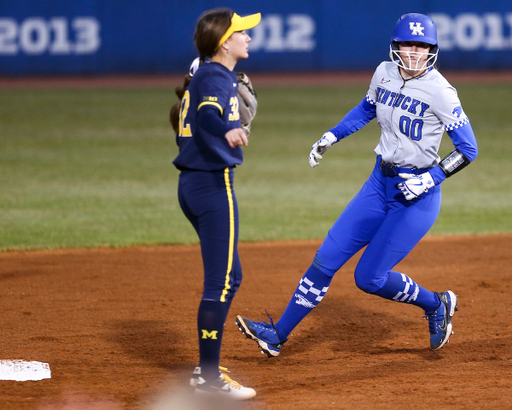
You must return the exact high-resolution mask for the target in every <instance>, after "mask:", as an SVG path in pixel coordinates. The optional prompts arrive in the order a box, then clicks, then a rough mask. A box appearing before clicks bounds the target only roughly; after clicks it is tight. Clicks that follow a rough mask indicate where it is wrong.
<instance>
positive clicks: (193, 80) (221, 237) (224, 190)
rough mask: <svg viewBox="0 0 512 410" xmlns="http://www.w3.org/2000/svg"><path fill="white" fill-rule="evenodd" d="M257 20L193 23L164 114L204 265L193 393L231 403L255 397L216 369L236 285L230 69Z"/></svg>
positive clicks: (235, 139) (239, 141) (222, 12)
mask: <svg viewBox="0 0 512 410" xmlns="http://www.w3.org/2000/svg"><path fill="white" fill-rule="evenodd" d="M260 19H261V15H260V14H259V13H258V14H253V15H250V16H247V17H240V16H239V15H238V14H236V13H234V12H233V11H232V10H229V9H215V10H211V11H208V12H206V13H204V14H203V15H202V16H201V17H200V18H199V20H198V22H197V25H196V30H195V34H194V42H195V45H196V48H197V50H198V51H199V64H198V67H197V65H193V67H191V72H190V73H189V75H188V76H187V77H185V82H184V84H183V86H182V87H179V88H178V89H177V90H176V94H177V95H178V97H179V98H180V101H179V103H178V104H176V105H175V106H174V107H173V109H172V110H171V123H172V124H173V128H174V129H175V131H176V140H177V144H178V146H179V154H178V156H177V157H176V158H175V160H174V162H173V163H174V165H175V166H176V168H178V169H179V170H180V176H179V184H178V199H179V203H180V206H181V209H182V210H183V213H184V214H185V216H186V217H187V218H188V220H189V221H190V222H191V224H192V225H193V227H194V229H195V230H196V232H197V234H198V236H199V240H200V243H201V254H202V258H203V266H204V288H203V295H202V299H201V302H200V305H199V311H198V315H197V330H198V336H199V366H198V367H196V369H195V370H194V373H193V377H192V379H191V385H192V386H193V387H194V388H195V392H196V393H211V394H219V393H222V394H223V395H224V396H229V397H231V398H233V399H237V400H244V399H250V398H252V397H254V396H255V395H256V392H255V391H254V389H251V388H247V387H243V386H241V385H240V384H239V383H237V382H235V381H233V380H232V379H231V378H230V377H229V376H228V375H227V374H226V371H227V370H226V369H224V368H219V358H220V351H221V344H222V334H223V328H224V323H225V321H226V317H227V314H228V311H229V308H230V305H231V301H232V299H233V297H234V296H235V293H236V291H237V289H238V288H239V286H240V283H241V281H242V268H241V264H240V259H239V256H238V251H237V242H238V208H237V202H236V197H235V193H234V190H233V176H234V168H235V167H236V166H237V165H240V164H242V160H243V153H242V146H247V144H248V139H247V134H246V132H244V130H243V129H242V128H241V124H240V112H239V100H238V97H237V92H238V80H237V73H236V72H234V71H233V69H234V68H235V65H236V63H237V62H238V61H240V60H242V59H246V58H248V56H249V52H248V50H249V47H248V45H249V42H250V41H251V38H250V37H249V35H248V34H247V33H246V32H245V31H244V30H248V29H250V28H253V27H255V26H256V25H257V24H258V23H259V21H260ZM196 68H197V69H196Z"/></svg>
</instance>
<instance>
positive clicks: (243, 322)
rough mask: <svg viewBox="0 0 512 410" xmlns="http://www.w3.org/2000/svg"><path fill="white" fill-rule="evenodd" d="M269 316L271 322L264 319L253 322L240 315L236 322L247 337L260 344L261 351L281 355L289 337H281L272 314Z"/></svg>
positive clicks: (274, 355) (271, 354) (270, 354)
mask: <svg viewBox="0 0 512 410" xmlns="http://www.w3.org/2000/svg"><path fill="white" fill-rule="evenodd" d="M267 316H268V315H267ZM268 318H269V319H270V323H266V322H263V321H260V322H259V323H258V322H252V321H250V320H249V319H247V318H245V317H243V316H240V315H238V316H237V317H236V321H235V323H236V325H237V326H238V329H240V331H241V332H242V333H243V334H244V335H245V337H247V338H248V339H252V340H254V341H255V342H256V343H258V346H259V347H260V349H261V353H265V354H266V355H267V356H268V357H276V356H279V353H280V352H281V348H282V347H283V344H284V343H285V342H286V341H287V340H288V339H285V340H280V339H279V335H278V334H277V330H276V328H275V326H274V322H273V321H272V319H271V317H270V316H269V317H268Z"/></svg>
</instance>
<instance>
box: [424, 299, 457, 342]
mask: <svg viewBox="0 0 512 410" xmlns="http://www.w3.org/2000/svg"><path fill="white" fill-rule="evenodd" d="M436 295H437V297H438V298H439V301H440V302H441V303H440V304H439V307H438V308H437V309H436V310H434V311H433V312H431V313H427V314H426V316H424V317H425V318H427V320H428V330H429V332H430V348H431V349H432V350H439V349H441V348H442V347H443V346H444V345H445V344H446V343H448V339H450V336H451V335H452V334H453V331H452V317H453V315H454V314H455V312H456V311H457V310H458V308H457V295H456V294H455V293H453V292H452V291H451V290H448V291H446V292H442V293H436Z"/></svg>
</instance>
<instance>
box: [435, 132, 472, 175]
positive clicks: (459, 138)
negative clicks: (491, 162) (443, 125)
mask: <svg viewBox="0 0 512 410" xmlns="http://www.w3.org/2000/svg"><path fill="white" fill-rule="evenodd" d="M447 134H448V136H449V137H450V138H451V140H452V142H453V145H454V146H455V148H458V149H459V151H460V152H462V153H463V154H464V155H465V156H466V158H467V159H469V161H470V162H472V161H473V160H474V159H475V158H476V157H477V155H478V145H477V143H476V138H475V133H474V132H473V128H472V127H471V124H470V123H469V122H468V123H467V124H466V125H464V126H463V127H460V128H456V129H454V130H453V131H448V132H447ZM430 175H432V179H433V180H434V183H435V184H436V185H439V184H440V183H441V182H443V181H444V180H445V179H446V175H445V174H444V172H443V170H442V169H441V167H440V166H437V167H435V168H433V169H431V170H430Z"/></svg>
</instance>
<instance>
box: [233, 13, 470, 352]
mask: <svg viewBox="0 0 512 410" xmlns="http://www.w3.org/2000/svg"><path fill="white" fill-rule="evenodd" d="M438 51H439V50H438V44H437V32H436V27H435V25H434V22H433V21H432V19H431V18H430V17H428V16H425V15H423V14H416V13H411V14H406V15H403V16H402V17H401V18H400V19H399V20H398V22H397V24H396V26H395V30H394V33H393V37H392V39H391V48H390V56H391V60H392V61H389V62H383V63H381V64H380V65H379V66H378V67H377V69H376V71H375V74H374V75H373V78H372V81H371V84H370V88H369V91H368V93H367V95H366V97H365V98H364V99H363V100H362V101H361V103H360V104H359V105H357V106H356V107H355V108H353V109H352V110H351V111H350V112H349V113H348V114H347V115H346V116H345V117H344V118H343V120H342V121H341V122H340V123H339V124H338V125H336V126H335V127H334V128H332V129H331V130H329V131H328V132H326V133H325V134H324V135H323V137H322V138H321V139H320V140H319V141H317V142H316V143H315V144H314V145H313V148H312V150H311V153H310V156H309V162H310V165H311V166H312V167H315V166H317V165H319V162H318V161H319V160H320V159H322V155H323V154H324V153H325V151H327V149H329V148H330V147H331V146H332V145H333V144H334V143H337V142H339V141H340V140H341V139H343V138H345V137H347V136H349V135H350V134H352V133H354V132H356V131H357V130H359V129H361V128H362V127H363V126H365V125H366V124H368V123H369V122H370V121H371V120H373V119H374V118H377V121H378V123H379V125H380V127H381V135H380V141H379V144H378V145H377V147H376V148H375V153H376V154H377V161H376V164H375V167H374V169H373V172H372V174H371V175H370V177H369V179H368V180H367V181H366V183H365V184H364V186H363V187H362V188H361V190H360V191H359V193H358V194H357V195H356V196H355V198H354V199H353V200H352V201H351V202H350V203H349V204H348V205H347V207H346V208H345V210H344V211H343V213H342V214H341V216H340V217H339V218H338V220H337V221H336V222H335V223H334V225H333V227H332V228H331V229H330V230H329V233H328V235H327V237H326V238H325V240H324V242H323V244H322V245H321V247H320V248H319V249H318V251H317V253H316V255H315V258H314V261H313V263H312V265H311V266H310V267H309V269H308V270H307V271H306V273H305V274H304V276H303V277H302V278H301V280H300V283H299V285H298V286H297V289H296V290H295V292H294V294H293V296H292V298H291V300H290V302H289V304H288V306H287V308H286V310H285V312H284V313H283V315H282V316H281V318H280V319H279V321H278V322H276V323H275V324H274V322H273V321H272V319H270V323H265V322H252V321H250V320H249V319H247V318H244V317H242V316H237V320H236V322H237V325H238V327H239V328H240V330H241V331H242V332H243V333H244V334H245V335H246V336H247V337H248V338H250V339H253V340H254V341H256V342H257V343H258V345H259V347H260V348H261V350H262V351H263V352H264V353H266V354H267V355H268V356H269V357H272V356H277V355H279V353H280V350H281V347H282V346H283V344H284V342H286V341H287V338H288V335H289V334H290V332H291V331H292V330H293V329H294V328H295V326H297V325H298V324H299V323H300V321H301V320H302V319H303V318H304V317H305V316H306V315H307V314H308V313H309V312H311V310H312V309H313V308H314V307H316V306H317V305H318V303H319V302H320V301H321V300H322V298H323V297H324V295H325V294H326V292H327V290H328V288H329V285H330V283H331V280H332V277H333V276H334V274H335V273H336V272H337V271H338V270H339V269H340V268H341V267H342V266H343V265H344V264H345V263H346V262H347V261H348V260H349V259H350V258H351V257H352V256H353V255H354V254H356V252H358V251H359V250H360V249H362V248H363V247H365V246H366V249H365V251H364V252H363V254H362V256H361V259H360V260H359V262H358V265H357V267H356V270H355V274H354V276H355V281H356V284H357V286H358V287H359V288H360V289H362V290H363V291H365V292H367V293H370V294H374V295H377V296H380V297H383V298H385V299H390V300H395V301H397V302H402V303H409V304H412V305H416V306H418V307H420V308H421V309H423V310H424V311H425V315H426V318H427V319H428V321H429V331H430V347H431V349H433V350H437V349H440V348H442V347H443V346H444V345H445V344H446V343H447V342H448V339H449V337H450V335H451V334H452V317H453V315H454V313H455V311H456V310H457V296H456V295H455V293H454V292H452V291H450V290H448V291H445V292H440V293H435V292H431V291H429V290H427V289H425V288H423V287H422V286H420V285H419V284H418V283H416V282H415V281H414V280H413V279H412V278H410V277H409V276H407V275H406V274H405V273H402V272H398V271H395V270H393V268H394V267H395V266H396V265H397V264H398V263H399V262H400V261H401V260H403V259H404V258H405V257H406V256H407V255H408V254H409V252H410V251H411V250H412V249H413V247H414V246H415V245H416V244H417V243H418V242H419V241H420V239H421V238H422V237H423V236H424V235H425V234H426V233H427V232H428V231H429V229H430V228H431V227H432V225H433V224H434V222H435V220H436V218H437V216H438V214H439V210H440V207H441V186H440V184H441V183H442V182H443V181H444V180H445V179H446V178H447V177H450V176H451V175H453V174H455V173H456V172H458V171H460V170H461V169H463V168H464V167H465V166H467V165H468V164H469V163H470V162H471V161H473V160H474V159H475V157H476V156H477V154H478V148H477V144H476V140H475V136H474V133H473V130H472V128H471V124H470V123H469V119H468V117H467V115H466V114H465V113H464V110H463V109H462V106H461V103H460V101H459V98H458V96H457V92H456V90H455V88H453V87H452V86H451V85H450V84H449V83H448V82H447V81H446V79H445V78H444V77H443V76H442V75H441V74H440V73H439V71H437V69H436V68H435V62H436V59H437V55H438ZM445 131H446V132H447V134H448V136H449V137H450V138H451V140H452V142H453V145H454V147H455V149H454V150H453V151H452V152H451V153H450V154H448V155H447V156H446V157H445V158H444V159H442V160H441V158H440V157H439V155H438V149H439V146H440V144H441V138H442V136H443V133H444V132H445ZM340 314H343V312H340Z"/></svg>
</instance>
